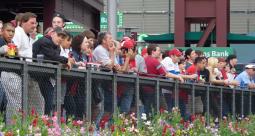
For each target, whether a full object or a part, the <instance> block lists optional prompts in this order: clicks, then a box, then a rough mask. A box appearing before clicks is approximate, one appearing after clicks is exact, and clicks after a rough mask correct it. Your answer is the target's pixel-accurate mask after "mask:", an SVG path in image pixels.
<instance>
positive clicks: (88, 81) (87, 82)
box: [85, 69, 92, 123]
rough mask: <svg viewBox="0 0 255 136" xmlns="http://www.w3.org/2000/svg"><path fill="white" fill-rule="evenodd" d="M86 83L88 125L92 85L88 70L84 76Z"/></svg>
mask: <svg viewBox="0 0 255 136" xmlns="http://www.w3.org/2000/svg"><path fill="white" fill-rule="evenodd" d="M85 81H86V104H85V106H86V118H87V121H88V122H89V123H91V97H92V95H91V93H92V91H91V87H92V86H91V84H92V78H91V71H90V70H89V69H88V70H87V72H86V76H85Z"/></svg>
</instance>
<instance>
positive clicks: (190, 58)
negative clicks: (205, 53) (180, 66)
mask: <svg viewBox="0 0 255 136" xmlns="http://www.w3.org/2000/svg"><path fill="white" fill-rule="evenodd" d="M184 57H185V59H186V67H185V69H188V68H189V67H190V66H191V65H192V64H193V63H194V61H195V59H196V57H197V55H196V52H195V50H193V49H191V48H189V49H187V50H186V51H185V55H184Z"/></svg>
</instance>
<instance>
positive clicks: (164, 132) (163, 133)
mask: <svg viewBox="0 0 255 136" xmlns="http://www.w3.org/2000/svg"><path fill="white" fill-rule="evenodd" d="M171 127H172V126H171V125H169V124H166V125H165V126H164V128H163V131H162V136H165V135H166V131H167V129H169V128H171Z"/></svg>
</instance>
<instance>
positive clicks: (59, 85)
mask: <svg viewBox="0 0 255 136" xmlns="http://www.w3.org/2000/svg"><path fill="white" fill-rule="evenodd" d="M55 76H56V83H57V84H56V86H57V113H58V114H57V117H58V123H59V124H61V122H60V118H61V66H60V65H58V68H57V71H56V75H55Z"/></svg>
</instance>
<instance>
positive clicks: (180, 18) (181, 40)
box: [174, 0, 185, 47]
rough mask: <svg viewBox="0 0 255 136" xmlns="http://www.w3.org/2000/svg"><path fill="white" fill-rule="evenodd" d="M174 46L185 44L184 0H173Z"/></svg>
mask: <svg viewBox="0 0 255 136" xmlns="http://www.w3.org/2000/svg"><path fill="white" fill-rule="evenodd" d="M174 31H175V36H174V39H175V40H174V44H175V47H183V46H184V45H185V0H175V30H174Z"/></svg>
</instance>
